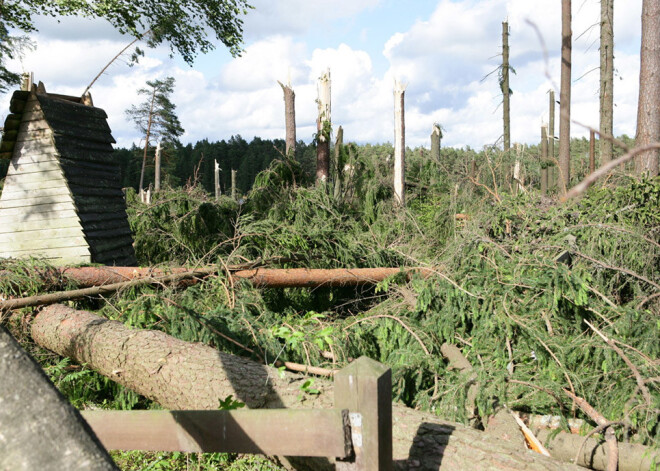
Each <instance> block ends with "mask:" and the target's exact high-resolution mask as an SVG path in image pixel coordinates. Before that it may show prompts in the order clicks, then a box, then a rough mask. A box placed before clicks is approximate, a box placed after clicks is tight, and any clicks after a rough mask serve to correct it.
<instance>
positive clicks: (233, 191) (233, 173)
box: [231, 169, 238, 201]
mask: <svg viewBox="0 0 660 471" xmlns="http://www.w3.org/2000/svg"><path fill="white" fill-rule="evenodd" d="M237 173H238V170H234V169H232V171H231V199H233V200H234V201H237V197H236V174H237Z"/></svg>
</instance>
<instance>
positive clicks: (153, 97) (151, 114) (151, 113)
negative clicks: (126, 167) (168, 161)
mask: <svg viewBox="0 0 660 471" xmlns="http://www.w3.org/2000/svg"><path fill="white" fill-rule="evenodd" d="M156 90H157V87H154V93H153V95H151V107H150V108H149V122H148V123H147V136H146V137H145V139H144V155H143V156H142V171H141V172H140V187H139V188H138V191H139V193H140V194H142V190H144V169H145V168H146V166H147V150H149V136H150V135H151V123H152V120H153V117H154V103H155V101H156Z"/></svg>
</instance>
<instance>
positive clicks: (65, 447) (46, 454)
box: [0, 326, 118, 471]
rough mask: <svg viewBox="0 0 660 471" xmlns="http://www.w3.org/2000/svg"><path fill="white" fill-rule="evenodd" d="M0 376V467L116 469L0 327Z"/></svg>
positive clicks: (84, 424) (73, 412) (83, 424)
mask: <svg viewBox="0 0 660 471" xmlns="http://www.w3.org/2000/svg"><path fill="white" fill-rule="evenodd" d="M0 378H1V379H0V469H3V470H9V469H12V470H16V471H23V470H25V471H32V470H35V469H46V470H47V469H76V470H82V471H92V470H94V471H96V470H98V471H101V470H107V471H110V470H117V469H118V468H117V467H116V466H115V464H114V463H113V461H112V458H110V456H109V455H108V453H107V452H106V451H105V449H104V448H103V446H102V445H101V443H100V442H99V441H98V439H97V438H96V436H95V435H94V433H93V432H92V430H91V428H90V427H89V426H88V425H87V422H85V421H84V420H83V418H82V417H81V416H80V414H79V413H78V411H77V410H76V409H75V408H74V407H73V406H71V404H69V403H68V402H67V400H66V399H65V398H64V397H63V396H62V395H61V394H60V393H59V392H58V391H57V388H55V386H54V385H53V384H52V383H51V382H50V381H49V380H48V377H47V376H46V375H45V374H44V372H43V370H42V369H41V367H40V366H39V364H38V363H37V362H36V361H34V360H33V359H32V358H31V357H30V356H29V355H28V354H27V353H26V352H25V350H23V349H22V348H21V347H20V345H19V344H18V342H16V340H14V338H13V337H12V336H11V334H10V333H9V332H7V330H5V328H4V327H2V326H0Z"/></svg>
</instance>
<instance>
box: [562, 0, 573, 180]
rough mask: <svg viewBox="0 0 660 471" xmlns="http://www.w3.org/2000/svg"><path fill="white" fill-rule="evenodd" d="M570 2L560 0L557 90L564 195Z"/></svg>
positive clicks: (567, 173)
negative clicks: (559, 80)
mask: <svg viewBox="0 0 660 471" xmlns="http://www.w3.org/2000/svg"><path fill="white" fill-rule="evenodd" d="M572 36H573V33H572V31H571V0H561V84H560V90H559V174H560V175H559V181H560V182H561V183H562V185H561V190H560V191H561V192H562V193H566V191H567V189H568V187H569V183H570V181H571V53H572V41H573V37H572Z"/></svg>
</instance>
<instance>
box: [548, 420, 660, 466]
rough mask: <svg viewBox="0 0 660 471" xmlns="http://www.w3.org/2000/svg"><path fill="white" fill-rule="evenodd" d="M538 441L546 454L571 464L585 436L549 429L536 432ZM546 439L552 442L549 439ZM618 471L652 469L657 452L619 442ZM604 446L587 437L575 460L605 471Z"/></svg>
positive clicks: (606, 457)
mask: <svg viewBox="0 0 660 471" xmlns="http://www.w3.org/2000/svg"><path fill="white" fill-rule="evenodd" d="M535 433H536V436H537V438H538V439H539V440H541V442H543V443H547V448H548V451H549V452H550V454H551V455H552V456H553V457H554V458H557V459H559V460H563V461H573V460H574V459H575V455H576V454H577V451H578V450H579V448H580V446H582V443H583V442H585V437H581V436H580V435H575V434H570V433H566V432H560V433H559V434H557V435H556V436H554V437H552V436H553V435H554V433H553V431H552V430H539V431H536V432H535ZM550 437H552V439H551V440H550ZM618 447H619V471H639V470H642V469H653V466H654V464H655V465H657V464H658V463H660V451H659V450H649V448H648V447H645V446H643V445H637V444H634V443H619V444H618ZM607 453H608V452H607V444H606V442H604V441H603V440H597V439H595V438H587V439H586V443H585V444H584V447H583V448H582V451H581V452H580V455H579V457H578V462H577V464H579V465H580V466H584V467H587V468H591V469H595V470H599V471H605V470H606V469H607V464H608V463H607V461H608V455H607Z"/></svg>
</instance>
